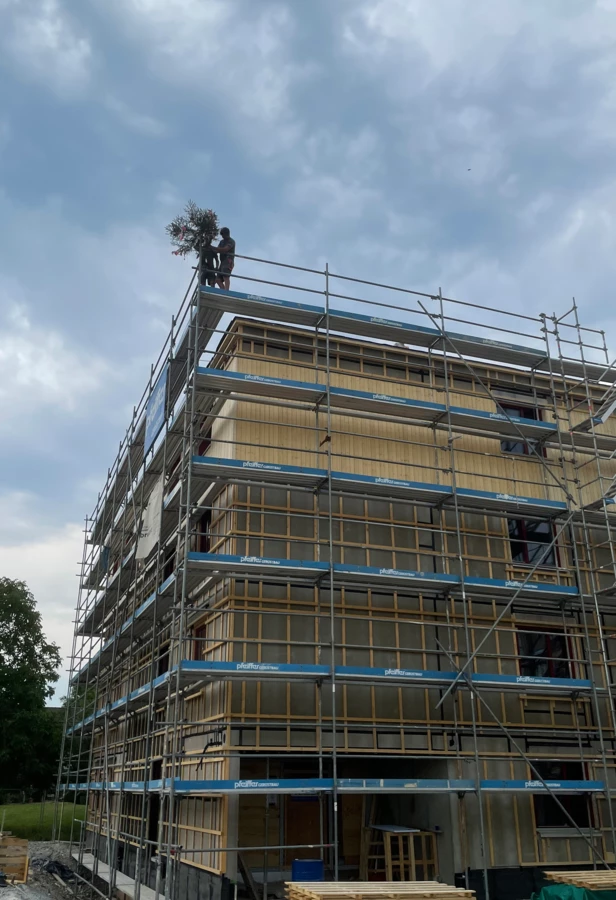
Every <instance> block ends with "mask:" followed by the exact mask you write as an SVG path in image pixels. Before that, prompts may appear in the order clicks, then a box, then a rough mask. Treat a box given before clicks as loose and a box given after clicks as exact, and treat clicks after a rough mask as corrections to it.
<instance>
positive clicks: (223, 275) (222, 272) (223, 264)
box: [214, 228, 235, 291]
mask: <svg viewBox="0 0 616 900" xmlns="http://www.w3.org/2000/svg"><path fill="white" fill-rule="evenodd" d="M220 236H221V237H222V240H221V242H220V243H219V245H218V247H216V248H215V249H214V252H215V253H218V255H219V256H220V263H219V265H218V272H217V273H216V284H217V285H218V287H219V288H224V290H225V291H228V290H229V285H230V284H231V272H232V271H233V265H234V263H235V241H234V240H233V238H232V237H231V232H230V231H229V229H228V228H221V229H220Z"/></svg>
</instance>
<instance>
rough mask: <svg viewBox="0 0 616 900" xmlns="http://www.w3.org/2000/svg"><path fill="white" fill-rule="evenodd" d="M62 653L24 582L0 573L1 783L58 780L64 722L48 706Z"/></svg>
mask: <svg viewBox="0 0 616 900" xmlns="http://www.w3.org/2000/svg"><path fill="white" fill-rule="evenodd" d="M60 662H61V657H60V651H59V648H58V647H57V646H56V644H51V643H49V641H47V639H46V638H45V635H44V633H43V627H42V621H41V614H40V613H39V612H38V610H37V608H36V601H35V599H34V597H33V595H32V593H31V592H30V591H29V590H28V587H27V586H26V584H25V583H24V582H23V581H12V580H11V579H10V578H0V773H2V774H1V775H0V787H2V788H19V789H21V790H26V791H32V790H35V791H40V790H44V789H46V788H48V787H51V786H52V785H53V783H54V780H55V776H56V772H57V764H58V755H59V751H60V742H61V733H62V726H61V724H60V723H59V719H58V714H57V712H55V711H54V710H48V709H46V707H45V701H46V700H47V699H48V698H49V697H51V696H52V694H53V686H54V684H55V683H56V681H57V680H58V678H59V675H58V672H57V669H58V667H59V665H60Z"/></svg>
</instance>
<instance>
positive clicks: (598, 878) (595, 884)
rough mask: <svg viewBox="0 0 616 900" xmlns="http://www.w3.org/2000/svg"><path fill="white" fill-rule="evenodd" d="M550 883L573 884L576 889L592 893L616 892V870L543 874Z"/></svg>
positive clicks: (583, 870)
mask: <svg viewBox="0 0 616 900" xmlns="http://www.w3.org/2000/svg"><path fill="white" fill-rule="evenodd" d="M543 874H544V875H545V877H546V878H547V879H548V881H555V882H556V883H557V884H572V885H573V886H574V887H580V888H586V889H587V890H590V891H613V890H616V869H576V870H575V871H569V872H566V871H562V870H561V871H554V872H544V873H543Z"/></svg>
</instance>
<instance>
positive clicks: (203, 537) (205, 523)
mask: <svg viewBox="0 0 616 900" xmlns="http://www.w3.org/2000/svg"><path fill="white" fill-rule="evenodd" d="M211 525H212V510H211V509H208V510H206V511H205V512H204V513H203V515H202V516H201V518H200V519H199V524H198V526H197V550H198V551H199V553H209V552H210V545H211Z"/></svg>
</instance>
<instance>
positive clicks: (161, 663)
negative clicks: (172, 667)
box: [156, 644, 169, 675]
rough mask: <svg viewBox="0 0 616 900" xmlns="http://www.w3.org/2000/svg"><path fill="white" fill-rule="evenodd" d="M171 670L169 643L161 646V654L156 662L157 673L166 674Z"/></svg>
mask: <svg viewBox="0 0 616 900" xmlns="http://www.w3.org/2000/svg"><path fill="white" fill-rule="evenodd" d="M168 671H169V644H166V646H164V647H161V648H160V654H159V657H158V661H157V664H156V674H157V675H164V674H165V672H168Z"/></svg>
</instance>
